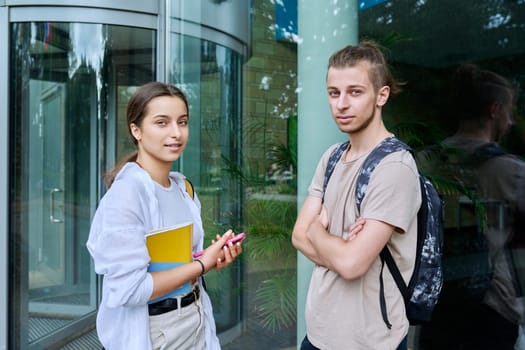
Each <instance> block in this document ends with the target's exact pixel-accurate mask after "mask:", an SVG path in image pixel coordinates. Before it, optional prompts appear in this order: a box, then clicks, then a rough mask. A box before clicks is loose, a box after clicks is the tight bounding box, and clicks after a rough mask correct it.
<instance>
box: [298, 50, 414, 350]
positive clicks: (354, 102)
mask: <svg viewBox="0 0 525 350" xmlns="http://www.w3.org/2000/svg"><path fill="white" fill-rule="evenodd" d="M326 82H327V91H328V103H329V106H330V110H331V113H332V117H333V119H334V121H335V123H336V124H337V126H338V127H339V129H340V130H341V131H342V132H344V133H346V134H347V135H348V138H349V140H350V145H349V146H348V148H347V149H346V150H345V152H344V153H343V155H342V157H341V159H340V160H339V161H338V162H337V164H336V166H335V169H334V171H333V173H332V176H331V178H330V181H329V182H328V186H327V188H326V191H324V194H323V180H324V173H325V169H326V166H327V163H328V158H329V157H330V154H331V152H332V151H333V150H334V148H335V147H336V145H333V146H331V147H330V148H329V149H328V150H327V151H326V152H325V153H324V155H323V156H322V158H321V160H320V161H319V164H318V166H317V169H316V171H315V174H314V177H313V179H312V182H311V185H310V187H309V195H308V197H307V198H306V200H305V202H304V204H303V206H302V208H301V210H300V212H299V215H298V217H297V221H296V223H295V227H294V229H293V235H292V242H293V245H294V246H295V247H296V248H297V249H298V250H299V251H300V252H301V253H303V254H304V255H305V256H306V257H307V258H308V259H310V260H311V261H313V262H314V263H315V267H314V270H313V272H312V277H311V281H310V287H309V289H308V296H307V301H306V311H305V318H306V337H305V338H304V340H303V342H302V346H301V349H331V350H337V349H345V350H346V349H353V350H359V349H406V347H407V345H406V336H407V333H408V327H409V323H408V320H407V318H406V314H405V307H404V303H403V298H402V296H401V293H400V291H399V289H398V288H397V286H396V284H395V282H394V280H393V278H392V276H391V274H390V272H389V270H388V267H383V265H382V263H381V259H380V257H379V253H380V252H381V250H382V249H383V247H384V246H385V245H387V246H388V248H389V249H390V251H391V252H392V255H393V257H394V259H395V262H396V263H397V266H398V267H399V270H400V272H401V274H402V276H403V278H404V279H405V281H406V282H407V283H408V281H409V279H410V277H411V273H412V270H413V268H414V261H415V253H416V238H417V237H416V236H417V212H418V209H419V206H420V204H421V192H420V185H419V180H418V170H417V167H416V164H415V161H414V159H413V157H412V155H411V154H410V153H409V152H408V151H399V152H394V153H391V154H389V155H387V156H386V157H385V158H384V159H383V160H382V161H381V162H380V163H379V164H378V166H377V167H376V169H375V170H374V171H373V173H372V176H371V178H370V182H369V184H368V187H367V189H366V194H365V197H364V199H363V201H362V203H361V210H360V213H358V212H357V208H356V202H355V185H356V177H357V174H358V173H359V171H360V170H361V165H362V164H363V162H364V160H365V159H366V157H367V155H368V154H369V153H370V152H371V151H372V150H373V149H374V148H375V147H376V146H377V145H378V144H379V143H380V142H381V141H383V140H384V139H386V138H388V137H391V136H393V135H392V133H391V132H389V131H388V130H387V129H386V127H385V125H384V123H383V120H382V108H383V106H384V105H385V104H386V102H387V101H388V98H389V96H390V95H391V94H392V95H393V94H394V93H396V92H397V91H398V88H397V84H396V82H395V81H394V79H393V78H392V75H391V74H390V72H389V69H388V67H387V64H386V61H385V58H384V56H383V54H382V52H381V50H380V49H379V47H378V46H377V45H376V44H375V43H373V42H369V41H365V42H362V43H360V44H359V45H356V46H347V47H345V48H343V49H341V50H339V51H337V52H335V53H334V54H333V55H332V56H331V57H330V60H329V62H328V74H327V77H326ZM323 197H324V199H323ZM360 218H363V219H364V220H365V221H363V219H360ZM356 223H357V224H356ZM356 232H357V234H356ZM381 273H382V274H383V281H384V288H383V289H384V293H385V299H384V300H386V311H387V315H388V319H389V321H390V324H391V327H390V328H389V327H388V326H387V324H386V323H385V322H384V320H383V317H382V313H381V307H380V295H379V291H380V274H381Z"/></svg>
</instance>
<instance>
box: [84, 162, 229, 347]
mask: <svg viewBox="0 0 525 350" xmlns="http://www.w3.org/2000/svg"><path fill="white" fill-rule="evenodd" d="M170 177H171V178H172V179H173V180H174V181H175V183H176V184H177V185H178V186H179V187H180V188H181V189H182V191H183V193H184V200H185V201H186V204H187V206H188V208H189V209H190V212H191V218H188V219H189V220H188V221H192V222H193V230H194V234H195V233H196V234H195V237H198V238H199V239H198V242H197V244H196V245H195V244H194V249H195V248H197V249H198V250H201V249H202V248H203V237H204V230H203V228H202V220H201V216H200V215H201V205H200V202H199V200H198V198H197V195H195V198H194V199H192V198H190V196H189V195H188V194H187V193H186V190H185V183H184V176H183V175H182V174H180V173H177V172H172V173H170ZM160 227H162V218H161V210H160V209H159V201H158V198H157V196H156V195H155V184H154V182H153V180H152V179H151V177H150V176H149V174H148V173H147V172H146V171H144V170H143V169H142V168H140V167H139V166H138V165H137V164H136V163H127V164H126V165H125V166H124V167H123V168H122V170H121V171H120V172H119V173H118V175H117V176H116V178H115V181H114V182H113V184H112V186H111V187H110V189H109V190H108V191H107V193H106V194H105V195H104V197H103V198H102V200H101V201H100V204H99V207H98V209H97V211H96V213H95V215H94V217H93V221H92V224H91V229H90V233H89V239H88V241H87V248H88V250H89V252H90V254H91V256H92V257H93V261H94V264H95V271H96V273H97V274H100V275H103V286H102V300H101V304H100V307H99V310H98V315H97V333H98V337H99V339H100V341H101V343H102V345H103V346H104V347H105V348H106V350H120V349H122V350H134V349H136V350H151V340H150V330H149V314H148V305H147V303H148V301H149V299H150V297H151V294H152V292H153V278H152V277H151V275H150V274H149V273H148V272H147V269H148V264H149V261H150V258H149V254H148V251H147V248H146V238H145V235H146V234H147V233H149V232H150V231H152V230H154V229H158V228H160ZM199 283H200V284H201V286H200V287H201V298H202V304H203V308H204V316H205V334H206V348H207V349H214V350H215V349H220V345H219V341H218V338H217V336H216V333H215V332H216V331H215V321H214V319H213V311H212V307H211V302H210V299H209V297H208V295H207V294H206V291H205V290H204V288H203V287H202V281H199Z"/></svg>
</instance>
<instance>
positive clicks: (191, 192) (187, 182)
mask: <svg viewBox="0 0 525 350" xmlns="http://www.w3.org/2000/svg"><path fill="white" fill-rule="evenodd" d="M184 185H186V192H188V194H189V195H190V197H191V199H195V190H194V188H193V184H192V183H191V181H190V180H188V179H187V178H184Z"/></svg>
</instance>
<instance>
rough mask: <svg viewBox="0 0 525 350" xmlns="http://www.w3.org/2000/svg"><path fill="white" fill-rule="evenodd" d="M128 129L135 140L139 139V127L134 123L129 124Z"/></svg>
mask: <svg viewBox="0 0 525 350" xmlns="http://www.w3.org/2000/svg"><path fill="white" fill-rule="evenodd" d="M129 130H130V131H131V135H133V137H134V138H135V140H137V141H140V139H141V134H142V133H141V132H140V128H139V127H138V126H137V125H136V124H135V123H131V124H129Z"/></svg>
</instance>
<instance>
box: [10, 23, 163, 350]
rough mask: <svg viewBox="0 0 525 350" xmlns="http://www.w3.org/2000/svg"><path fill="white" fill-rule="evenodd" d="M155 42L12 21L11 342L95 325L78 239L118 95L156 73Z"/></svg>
mask: <svg viewBox="0 0 525 350" xmlns="http://www.w3.org/2000/svg"><path fill="white" fill-rule="evenodd" d="M155 38H156V33H155V31H153V30H148V29H142V28H130V27H123V26H112V25H102V24H86V23H66V22H58V23H55V22H53V23H51V22H24V23H13V24H12V26H11V43H12V46H11V50H10V51H11V62H12V64H11V74H10V78H11V79H10V80H11V82H12V84H11V89H10V91H11V94H10V101H11V105H10V108H11V109H10V115H11V116H13V118H12V119H11V126H10V127H11V129H10V135H11V138H10V140H11V144H10V150H11V154H10V159H11V166H10V179H11V181H10V187H11V192H10V193H11V196H12V197H11V200H10V202H11V206H10V212H11V220H10V249H11V256H12V260H11V263H12V266H13V267H14V270H13V271H12V275H11V276H12V280H11V283H10V288H11V293H10V296H11V302H12V304H11V305H12V308H11V310H10V315H11V317H10V319H11V320H16V322H15V324H14V326H13V327H11V328H10V337H11V339H12V343H11V344H12V346H13V348H17V349H23V348H27V347H28V346H29V345H31V346H40V347H42V348H44V347H46V346H49V344H57V343H59V342H60V341H62V340H63V339H66V338H67V336H68V333H70V332H75V331H78V327H82V326H83V324H85V322H87V321H88V320H91V322H92V321H93V317H90V315H92V314H93V312H94V311H95V310H96V308H97V302H98V301H97V297H98V293H97V291H98V283H97V278H96V276H95V275H94V271H93V266H92V263H91V258H90V256H89V254H88V252H87V250H86V249H85V242H86V240H87V235H88V232H89V225H90V221H91V217H92V214H93V212H94V209H95V208H96V205H97V202H98V199H99V196H100V194H101V192H102V190H103V189H102V188H101V182H100V179H101V175H102V172H103V171H104V170H105V169H107V168H108V166H110V165H111V164H112V163H113V162H114V159H115V148H116V147H117V146H118V143H116V142H115V140H119V137H118V135H117V137H115V130H116V125H117V120H124V119H125V116H124V115H123V112H122V109H123V107H122V105H125V103H126V102H127V95H126V93H127V92H128V91H130V90H132V89H133V87H136V86H139V85H141V84H144V83H145V82H148V81H151V80H153V79H155V65H154V61H155ZM126 137H127V134H126ZM67 330H70V332H68V331H67Z"/></svg>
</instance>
